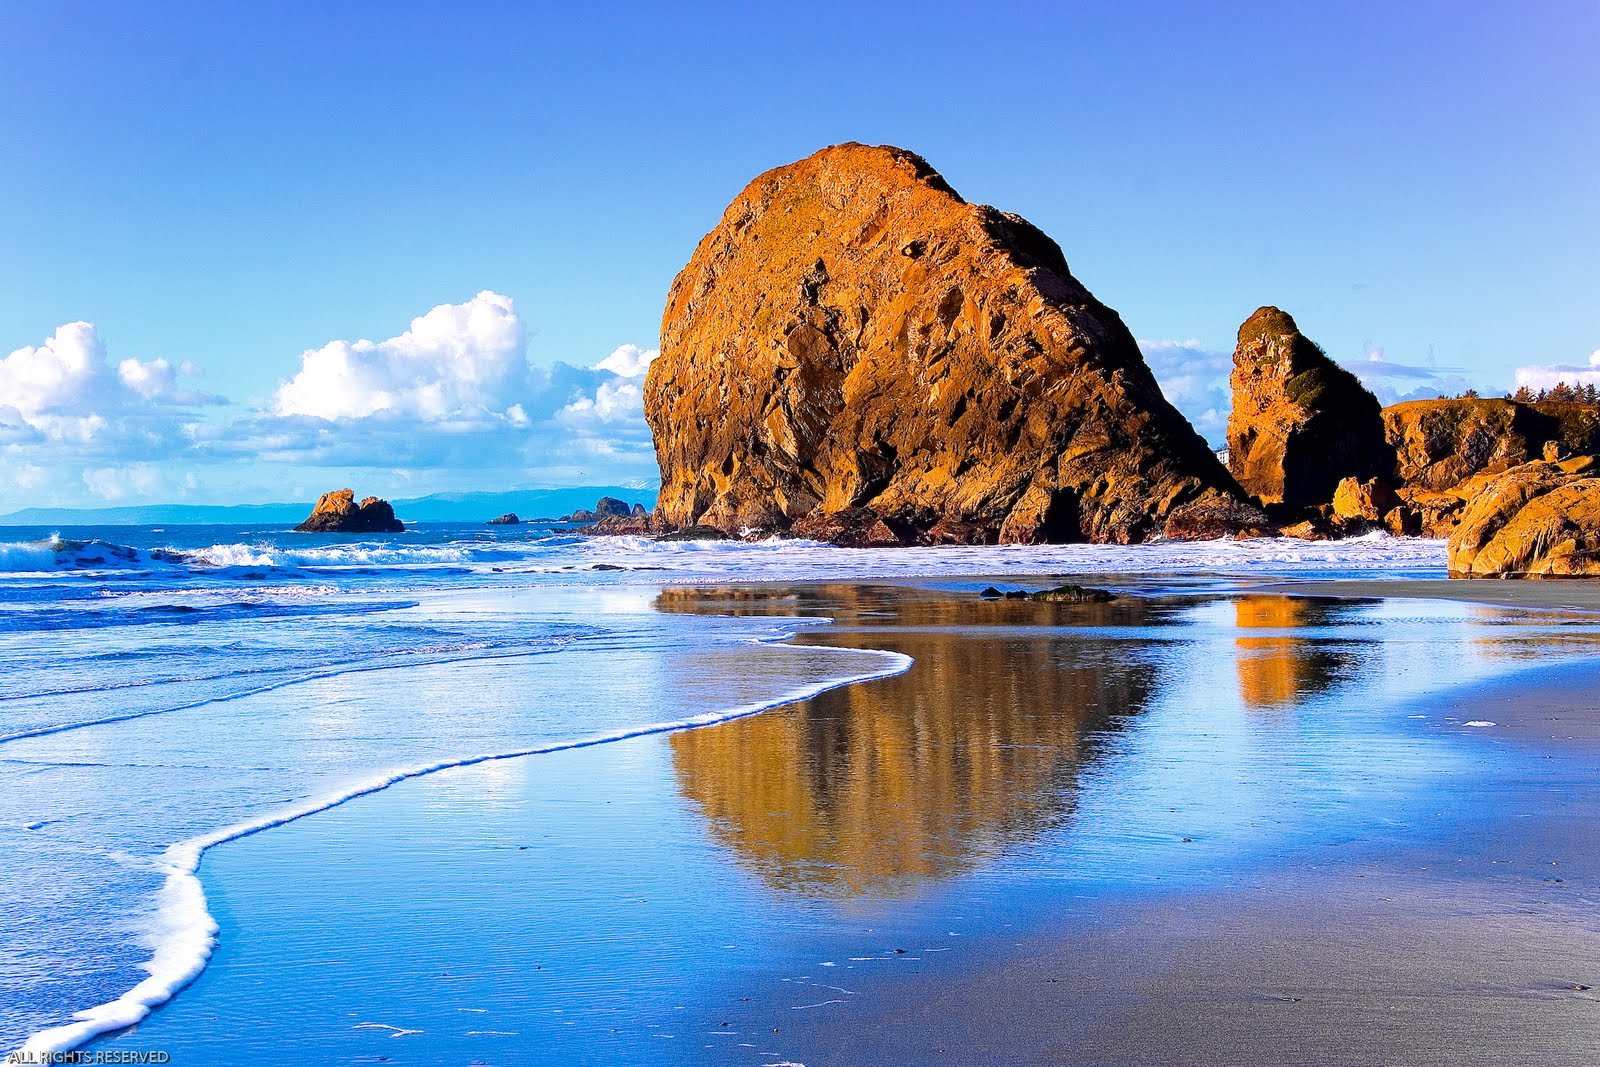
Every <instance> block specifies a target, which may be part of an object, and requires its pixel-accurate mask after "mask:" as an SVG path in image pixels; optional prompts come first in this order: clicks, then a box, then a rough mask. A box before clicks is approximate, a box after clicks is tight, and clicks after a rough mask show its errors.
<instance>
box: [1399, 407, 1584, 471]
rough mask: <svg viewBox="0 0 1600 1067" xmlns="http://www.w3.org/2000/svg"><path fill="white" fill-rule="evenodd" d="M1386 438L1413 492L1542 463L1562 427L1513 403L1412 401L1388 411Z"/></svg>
mask: <svg viewBox="0 0 1600 1067" xmlns="http://www.w3.org/2000/svg"><path fill="white" fill-rule="evenodd" d="M1383 426H1384V435H1385V437H1386V438H1387V439H1388V441H1389V445H1390V447H1391V448H1393V449H1394V451H1395V456H1396V458H1397V461H1398V471H1397V473H1398V474H1399V477H1400V479H1401V480H1402V481H1403V482H1404V483H1405V484H1406V485H1407V486H1409V487H1412V488H1416V489H1428V490H1433V491H1436V492H1439V491H1444V490H1449V489H1453V488H1454V487H1456V486H1457V485H1460V484H1461V483H1462V482H1464V481H1466V480H1467V479H1468V478H1470V477H1472V476H1473V475H1474V474H1477V473H1479V472H1481V471H1489V472H1490V473H1499V472H1500V471H1503V470H1506V469H1507V468H1510V467H1514V466H1517V465H1519V464H1522V463H1526V462H1528V461H1529V460H1531V459H1538V458H1539V456H1540V455H1541V454H1542V452H1543V449H1544V445H1545V443H1546V442H1547V441H1550V440H1552V439H1554V438H1555V437H1556V436H1557V435H1558V434H1559V432H1560V426H1559V422H1558V420H1556V419H1553V418H1551V417H1549V416H1547V415H1543V414H1540V413H1539V412H1537V411H1535V410H1534V409H1533V408H1531V407H1528V406H1527V405H1524V404H1518V403H1515V402H1514V401H1510V400H1492V399H1480V400H1467V399H1457V400H1412V401H1409V402H1408V403H1404V404H1395V405H1393V406H1392V407H1387V408H1384V410H1383Z"/></svg>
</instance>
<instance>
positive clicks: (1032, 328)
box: [645, 144, 1265, 545]
mask: <svg viewBox="0 0 1600 1067" xmlns="http://www.w3.org/2000/svg"><path fill="white" fill-rule="evenodd" d="M645 415H646V418H647V419H648V420H649V423H650V427H651V430H652V431H653V433H654V437H655V446H656V455H657V459H658V461H659V464H660V468H661V478H662V487H661V493H660V498H659V503H658V505H657V511H656V519H657V521H658V524H659V525H661V526H662V527H669V526H670V527H692V526H709V527H715V528H717V529H720V530H723V531H725V532H727V533H730V534H734V535H738V536H743V535H748V534H751V533H764V532H785V531H791V530H792V531H793V532H794V533H797V534H801V535H803V536H812V537H820V538H822V539H825V540H830V541H834V542H836V543H842V544H871V545H877V544H884V545H888V544H910V543H966V544H981V543H993V542H1008V543H1034V542H1044V541H1080V540H1089V541H1109V542H1130V541H1142V540H1145V539H1148V538H1150V537H1153V536H1158V535H1166V536H1182V537H1191V536H1218V535H1224V534H1229V533H1236V532H1240V531H1252V532H1254V531H1260V530H1263V529H1265V516H1263V515H1262V514H1261V513H1260V512H1259V511H1258V510H1256V509H1255V508H1253V507H1252V506H1251V505H1250V504H1248V503H1247V502H1246V501H1244V500H1243V499H1242V497H1241V495H1240V494H1239V493H1238V490H1237V486H1236V485H1235V484H1234V482H1233V480H1232V478H1231V477H1230V476H1229V475H1228V473H1227V471H1226V470H1224V469H1223V468H1222V466H1221V465H1220V464H1219V463H1218V462H1217V460H1216V458H1215V457H1214V456H1213V455H1212V453H1211V451H1210V450H1209V449H1208V448H1207V447H1206V445H1205V443H1204V442H1203V441H1202V440H1201V439H1200V437H1199V435H1198V434H1196V433H1195V432H1194V430H1193V429H1192V428H1191V427H1190V426H1189V425H1188V423H1187V422H1186V421H1185V420H1184V419H1183V417H1182V416H1181V415H1179V414H1178V412H1177V411H1176V410H1175V409H1174V408H1173V407H1172V406H1171V405H1170V404H1169V403H1168V402H1167V401H1166V399H1165V398H1164V397H1163V396H1162V394H1161V391H1160V389H1159V387H1158V386H1157V385H1156V382H1155V378H1154V377H1153V376H1152V375H1151V373H1150V370H1149V368H1148V367H1147V366H1146V365H1145V363H1144V361H1143V357H1142V356H1141V355H1140V353H1139V350H1138V347H1137V345H1136V344H1135V343H1134V340H1133V337H1132V335H1131V334H1130V333H1129V332H1128V330H1127V328H1126V327H1125V326H1124V325H1123V323H1122V321H1121V319H1120V318H1119V317H1118V316H1117V314H1116V313H1115V312H1114V311H1112V310H1111V309H1110V308H1107V307H1106V306H1105V305H1103V304H1101V303H1100V302H1099V301H1097V300H1096V299H1095V298H1094V297H1093V295H1092V294H1090V293H1089V291H1088V290H1087V289H1085V288H1084V287H1083V286H1082V285H1081V284H1080V283H1079V282H1078V281H1077V280H1076V279H1075V278H1074V277H1073V276H1072V274H1071V272H1070V271H1069V270H1068V268H1067V264H1066V261H1065V259H1064V258H1063V256H1062V254H1061V250H1060V249H1059V248H1058V247H1057V246H1056V244H1055V243H1054V242H1053V241H1051V240H1050V239H1049V238H1048V237H1046V236H1045V235H1044V234H1043V233H1041V232H1040V231H1039V230H1037V229H1035V228H1034V227H1033V226H1032V225H1030V224H1029V223H1028V222H1026V221H1025V220H1023V219H1021V218H1019V217H1017V216H1015V215H1009V214H1006V213H1004V212H1000V211H997V210H995V209H993V208H989V207H983V206H980V205H976V204H970V203H968V202H966V201H965V200H963V199H962V198H961V197H960V196H958V195H957V194H956V193H955V191H954V190H953V189H951V188H950V186H949V185H948V184H947V183H946V182H945V181H944V179H943V178H942V177H940V176H939V174H938V173H937V172H935V171H934V170H933V168H931V167H930V166H929V165H928V164H927V163H926V162H925V161H924V160H922V159H921V158H920V157H918V156H916V155H914V154H912V153H910V152H907V151H904V150H902V149H897V148H891V147H877V148H873V147H867V146H863V145H855V144H847V145H838V146H835V147H832V148H827V149H823V150H822V151H820V152H817V153H816V154H814V155H812V156H810V157H808V158H806V159H804V160H801V161H799V162H798V163H794V164H791V165H789V166H785V167H779V168H777V169H775V170H772V171H769V172H767V173H766V174H763V175H761V176H760V177H758V178H757V179H756V180H755V181H753V182H751V183H750V185H749V186H748V187H747V188H746V189H745V190H744V191H743V192H742V193H741V194H740V195H739V197H738V198H737V199H735V201H734V202H733V204H732V205H730V206H729V208H728V209H727V211H726V213H725V214H724V215H723V218H722V221H721V223H720V224H719V225H718V226H717V227H716V228H715V229H714V230H712V231H711V232H710V233H709V234H707V235H706V237H705V238H704V239H703V240H702V241H701V242H700V245H699V247H698V248H697V249H696V250H695V253H694V256H693V257H692V259H691V260H690V262H689V264H688V266H686V267H685V268H684V270H683V271H682V272H681V273H680V274H679V275H678V277H677V279H676V280H675V281H674V283H673V286H672V290H671V294H670V296H669V299H668V304H667V309H666V313H665V315H664V316H663V319H662V339H661V355H660V357H659V358H657V359H656V361H655V362H654V363H653V364H652V365H651V368H650V371H649V376H648V378H647V381H646V385H645Z"/></svg>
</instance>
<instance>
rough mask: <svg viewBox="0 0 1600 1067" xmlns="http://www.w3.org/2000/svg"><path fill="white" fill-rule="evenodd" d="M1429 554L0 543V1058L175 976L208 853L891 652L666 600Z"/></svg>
mask: <svg viewBox="0 0 1600 1067" xmlns="http://www.w3.org/2000/svg"><path fill="white" fill-rule="evenodd" d="M1443 556H1444V552H1443V545H1442V544H1441V543H1439V542H1430V541H1421V540H1414V539H1394V538H1389V537H1385V536H1373V537H1370V538H1365V539H1358V540H1354V541H1348V542H1341V543H1315V544H1308V543H1303V542H1297V541H1287V540H1258V541H1237V542H1213V543H1203V544H1196V543H1181V544H1179V543H1175V544H1156V545H1144V546H1081V545H1080V546H1040V547H1003V548H1002V547H994V548H948V549H902V550H885V551H874V550H848V549H838V548H831V547H827V546H822V545H816V544H812V543H808V542H799V541H776V540H775V541H770V542H763V543H757V544H743V543H732V542H722V543H719V542H687V543H673V544H658V543H655V542H653V541H651V540H648V539H644V538H633V537H625V538H593V539H591V538H585V537H582V536H578V535H575V534H573V533H571V532H569V531H566V530H563V529H560V528H555V527H552V526H548V525H524V526H519V527H483V526H463V525H450V524H423V525H420V526H417V527H415V528H411V529H408V530H407V531H406V532H405V533H404V534H398V535H392V536H382V537H339V536H325V535H307V534H296V533H294V532H292V531H290V530H288V529H287V528H284V527H276V526H240V527H227V526H203V527H165V528H163V527H100V528H79V529H74V528H49V529H46V528H9V529H0V601H3V611H0V647H3V655H0V776H3V784H4V788H0V850H3V854H4V855H5V856H6V857H7V862H6V863H5V865H4V867H3V868H0V901H3V902H4V908H3V911H0V1048H8V1049H9V1048H18V1047H24V1046H26V1047H27V1048H29V1049H31V1050H44V1049H64V1048H71V1047H75V1046H77V1045H79V1044H81V1043H82V1042H84V1041H86V1040H89V1039H91V1038H93V1037H95V1036H96V1035H99V1034H106V1033H109V1032H113V1031H117V1030H119V1029H121V1028H125V1027H128V1026H132V1025H134V1024H137V1023H139V1022H140V1020H141V1019H144V1018H145V1016H146V1013H147V1012H148V1011H149V1010H150V1009H151V1008H152V1007H155V1006H159V1005H162V1004H164V1003H166V1002H167V1001H168V999H169V998H171V997H172V996H173V995H174V994H175V993H177V992H178V991H180V990H182V989H183V988H184V986H185V985H186V984H188V983H189V982H191V981H192V980H194V978H195V977H196V976H197V975H199V974H200V973H201V972H202V971H203V969H204V968H205V965H206V962H207V960H208V959H209V958H210V956H211V954H212V952H213V951H214V949H215V947H216V944H217V934H218V929H219V927H218V921H217V918H216V916H215V915H214V914H213V913H212V910H211V908H210V906H209V902H208V896H207V892H206V888H207V887H206V884H205V878H206V867H205V866H204V864H203V861H204V860H205V858H206V856H207V854H208V852H209V851H210V850H213V849H217V848H218V847H219V846H222V845H223V844H224V843H227V842H233V841H242V840H245V839H250V838H253V837H259V838H260V839H262V840H266V839H268V838H270V837H271V836H272V835H273V834H284V833H286V832H287V830H288V829H289V828H291V827H294V826H296V825H297V824H299V823H300V821H301V820H307V817H308V816H312V815H315V814H317V813H320V812H328V811H331V810H333V809H337V808H339V807H341V806H342V805H345V804H346V803H347V802H349V801H351V800H353V799H355V798H373V797H375V796H377V795H380V794H383V793H384V792H385V791H386V790H388V789H389V788H390V787H393V786H396V785H397V784H403V783H408V782H415V781H418V780H421V779H425V778H428V777H429V776H432V775H435V774H442V773H445V772H446V771H447V770H449V769H453V768H467V767H473V766H480V765H486V764H504V765H506V766H510V765H512V764H517V765H518V766H522V764H521V763H518V760H519V758H521V757H527V758H539V757H540V756H542V755H552V754H556V753H562V752H571V751H573V750H576V749H579V748H594V749H596V750H598V751H599V752H600V754H599V755H597V756H595V757H594V758H596V759H603V758H604V755H603V753H604V752H605V751H607V748H606V746H608V745H616V746H623V745H626V744H630V743H635V744H636V743H638V739H640V738H648V737H650V736H653V735H655V734H665V733H677V732H682V731H693V730H695V729H696V728H700V727H707V726H711V725H713V724H717V723H722V722H726V721H729V720H732V719H736V718H740V717H748V716H755V718H756V719H758V720H763V719H765V718H766V716H765V715H758V714H757V713H761V712H767V709H772V708H775V707H778V706H780V705H790V706H792V705H793V704H794V702H796V701H805V700H808V699H818V698H819V695H820V694H823V693H826V692H828V691H831V690H834V689H836V688H837V687H841V686H848V687H849V691H854V689H855V686H853V685H852V684H851V683H862V682H865V681H866V680H868V679H874V678H879V679H886V678H892V677H895V676H898V675H900V674H902V673H904V672H906V671H907V670H908V669H909V668H910V667H911V666H912V664H913V663H914V662H915V661H916V659H917V655H918V653H917V652H916V651H915V650H914V649H912V648H910V647H909V646H905V643H904V642H896V641H894V640H889V639H885V640H883V641H881V642H878V643H877V644H874V643H873V642H872V641H871V640H870V636H871V634H870V631H868V639H867V640H856V641H850V642H833V643H830V642H828V641H826V640H822V639H816V638H817V635H819V634H822V633H825V632H826V631H827V629H828V627H829V622H828V618H829V617H830V616H831V615H833V613H834V611H835V609H836V608H837V603H836V602H835V601H829V600H826V598H824V599H822V600H812V599H808V598H806V597H804V596H800V597H794V596H789V597H787V598H784V597H780V598H778V599H777V600H776V601H775V602H774V603H775V606H774V604H768V605H766V607H765V609H764V610H761V611H749V610H742V609H741V608H740V606H739V604H738V603H737V601H736V600H735V601H730V604H731V605H732V606H731V607H729V608H728V609H727V610H721V609H715V610H692V611H684V610H674V609H673V608H672V607H671V604H672V603H673V600H672V597H670V596H669V595H668V593H669V592H670V590H672V589H676V588H678V587H710V588H718V587H731V586H734V585H739V586H743V585H746V584H748V583H765V584H766V585H768V586H770V587H771V588H773V589H775V590H790V589H800V588H806V587H811V586H815V585H817V584H819V583H824V584H825V583H835V584H837V583H847V584H850V585H852V586H853V587H863V586H865V585H869V584H878V585H882V584H888V585H890V586H893V585H895V584H896V583H899V584H902V585H903V584H907V583H911V584H918V585H920V586H921V587H930V586H931V587H932V588H937V589H942V590H944V591H945V594H946V595H950V596H958V597H962V598H966V599H968V600H975V594H976V591H977V590H978V589H979V588H981V587H982V586H983V585H985V584H988V583H989V582H991V581H996V582H1001V583H1004V581H1005V579H1006V577H1007V576H1025V575H1067V576H1100V580H1101V581H1102V582H1103V583H1104V584H1109V585H1112V586H1113V587H1117V586H1118V585H1119V584H1127V585H1130V586H1131V585H1136V586H1138V588H1139V589H1140V590H1141V591H1142V593H1143V594H1145V595H1158V594H1162V593H1172V594H1176V593H1184V594H1185V595H1193V594H1194V593H1195V592H1196V590H1205V589H1210V588H1214V587H1221V586H1226V585H1228V584H1229V583H1230V582H1236V581H1237V580H1238V579H1249V578H1252V577H1263V576H1267V575H1284V576H1289V577H1305V578H1318V577H1348V576H1352V575H1358V576H1360V575H1366V576H1375V577H1376V576H1381V577H1442V576H1443V563H1444V560H1443ZM1038 584H1039V583H1038V582H1034V583H1033V585H1034V587H1037V585H1038ZM824 608H826V610H824ZM1184 610H1185V611H1188V612H1190V614H1189V615H1186V616H1184V618H1186V619H1188V620H1189V622H1188V623H1187V624H1192V625H1197V626H1204V625H1209V624H1208V623H1206V619H1207V616H1206V615H1205V613H1204V611H1200V610H1199V609H1198V608H1186V609H1184ZM1195 612H1198V614H1196V613H1195ZM1230 618H1231V617H1230ZM1451 618H1452V619H1454V620H1455V622H1456V623H1461V619H1460V618H1458V617H1456V616H1451ZM1155 624H1156V623H1155V622H1153V621H1151V620H1142V619H1141V620H1138V621H1137V622H1135V623H1126V625H1129V626H1134V627H1135V628H1142V627H1148V626H1151V625H1155ZM1230 625H1232V623H1231V622H1230ZM1140 632H1141V633H1142V632H1144V631H1143V630H1142V629H1141V630H1140ZM878 645H881V646H882V647H878ZM897 645H900V646H903V647H896V646H897ZM1230 647H1231V646H1230ZM1291 682H1292V679H1291ZM868 684H880V683H868ZM768 714H771V713H770V712H768ZM773 721H777V720H773ZM618 751H622V749H618ZM629 751H633V750H629ZM750 758H752V759H758V757H755V756H752V757H750ZM716 803H719V801H716V800H714V799H712V800H707V801H706V804H709V805H711V806H713V807H714V806H715V804H716ZM307 822H308V823H309V820H307ZM284 840H288V838H284ZM1004 853H1005V848H1004V847H1003V843H1001V844H1000V845H996V846H995V847H994V848H993V849H991V850H990V851H989V852H986V853H985V855H986V857H988V858H987V859H986V861H985V862H995V861H996V858H997V857H1000V856H1003V854H1004ZM837 891H838V887H837V886H832V887H829V889H828V892H830V893H835V894H836V893H837ZM874 891H875V892H882V890H881V887H880V889H878V890H874ZM572 918H573V922H575V923H577V922H580V921H581V923H582V924H585V925H592V924H593V923H595V922H603V921H604V920H603V919H597V918H596V916H595V915H593V914H589V913H585V914H583V915H582V916H576V915H574V916H573V917H572ZM180 1000H181V998H180ZM353 1025H354V1024H353ZM375 1025H376V1024H375ZM358 1033H360V1032H358ZM212 1051H215V1050H212ZM527 1062H537V1061H536V1060H528V1061H527ZM552 1062H554V1061H552Z"/></svg>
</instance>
